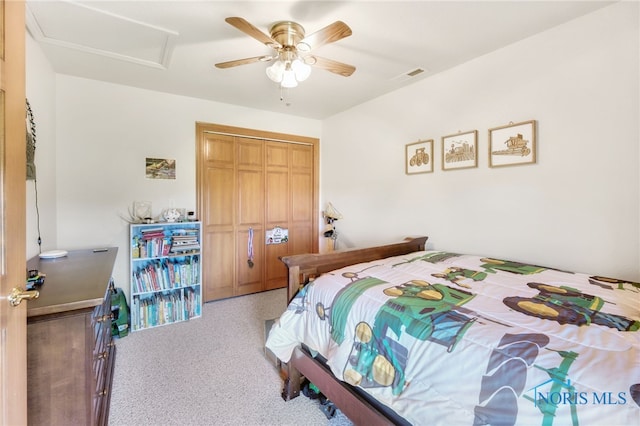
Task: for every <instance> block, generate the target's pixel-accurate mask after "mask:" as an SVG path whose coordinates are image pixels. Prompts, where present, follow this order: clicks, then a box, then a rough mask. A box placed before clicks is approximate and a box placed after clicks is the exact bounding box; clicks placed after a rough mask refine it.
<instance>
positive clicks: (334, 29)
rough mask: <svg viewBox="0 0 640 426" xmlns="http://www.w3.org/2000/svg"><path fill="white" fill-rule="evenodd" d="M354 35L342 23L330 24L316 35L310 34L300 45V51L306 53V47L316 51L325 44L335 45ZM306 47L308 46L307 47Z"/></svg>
mask: <svg viewBox="0 0 640 426" xmlns="http://www.w3.org/2000/svg"><path fill="white" fill-rule="evenodd" d="M351 34H352V32H351V28H349V26H348V25H347V24H345V23H344V22H342V21H336V22H334V23H333V24H329V25H327V26H326V27H324V28H322V29H321V30H318V31H316V32H315V33H312V34H309V35H308V36H306V37H305V38H304V39H302V41H301V42H300V43H299V44H298V49H300V50H302V51H304V50H305V48H306V46H308V47H309V49H307V50H310V49H316V48H318V47H320V46H324V45H325V44H329V43H333V42H336V41H338V40H341V39H343V38H345V37H349V36H350V35H351ZM305 45H306V46H305Z"/></svg>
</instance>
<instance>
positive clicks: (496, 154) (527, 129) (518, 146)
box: [489, 120, 536, 167]
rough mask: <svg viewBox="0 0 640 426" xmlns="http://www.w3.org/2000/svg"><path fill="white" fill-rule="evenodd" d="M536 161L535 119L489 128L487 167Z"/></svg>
mask: <svg viewBox="0 0 640 426" xmlns="http://www.w3.org/2000/svg"><path fill="white" fill-rule="evenodd" d="M535 162H536V121H535V120H531V121H523V122H522V123H515V124H514V123H509V124H507V125H506V126H501V127H495V128H493V129H489V167H501V166H514V165H517V164H532V163H535Z"/></svg>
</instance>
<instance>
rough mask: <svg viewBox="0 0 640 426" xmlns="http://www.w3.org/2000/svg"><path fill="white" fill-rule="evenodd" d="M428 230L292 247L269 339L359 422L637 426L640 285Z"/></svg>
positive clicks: (286, 367)
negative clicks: (368, 244)
mask: <svg viewBox="0 0 640 426" xmlns="http://www.w3.org/2000/svg"><path fill="white" fill-rule="evenodd" d="M426 240H427V238H426V237H419V238H407V239H406V240H404V241H402V242H400V243H395V244H389V245H384V246H379V247H372V248H366V249H356V250H345V251H338V252H332V253H327V254H305V255H295V256H287V257H283V258H282V261H283V262H284V263H285V264H286V265H287V267H288V270H289V285H288V296H289V304H288V308H287V310H286V311H285V312H284V313H283V314H282V316H281V317H280V318H279V319H278V320H277V321H276V323H275V324H274V325H273V327H272V329H271V331H270V333H269V336H268V338H267V342H266V347H267V348H268V349H269V350H270V351H271V352H273V353H274V354H275V355H276V356H277V357H278V359H279V360H281V361H282V363H283V364H282V366H283V367H282V371H283V372H284V390H283V398H285V399H286V400H288V399H291V398H294V397H296V396H297V395H298V394H299V392H300V383H301V378H302V377H306V378H307V379H308V380H310V381H311V382H313V384H314V385H316V386H317V387H318V388H319V389H320V391H321V392H322V393H323V394H324V395H325V396H326V397H327V398H328V399H330V400H331V401H332V402H333V403H334V404H335V405H336V406H337V407H338V408H340V409H341V410H342V411H343V412H344V414H345V415H346V416H347V417H349V418H350V419H351V420H352V421H353V422H354V423H355V424H357V425H360V424H366V425H368V426H369V425H378V424H380V425H383V424H414V425H420V424H447V425H458V424H459V425H485V424H490V425H513V424H516V425H531V424H535V425H552V424H553V425H598V424H607V425H637V424H638V419H640V331H639V329H640V284H638V283H635V282H629V281H625V280H618V279H614V278H608V277H602V276H595V275H586V274H581V273H574V272H570V271H563V270H558V269H553V268H547V267H543V266H538V265H533V264H527V263H522V262H515V261H510V260H506V259H495V258H489V257H483V256H477V255H466V254H460V253H453V252H446V251H437V250H426V249H425V242H426Z"/></svg>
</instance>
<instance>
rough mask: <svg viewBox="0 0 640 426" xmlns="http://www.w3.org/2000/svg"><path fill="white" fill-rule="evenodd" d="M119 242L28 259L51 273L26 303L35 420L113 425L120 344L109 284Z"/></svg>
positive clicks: (37, 422)
mask: <svg viewBox="0 0 640 426" xmlns="http://www.w3.org/2000/svg"><path fill="white" fill-rule="evenodd" d="M117 250H118V249H117V248H113V247H111V248H108V249H106V250H105V249H102V251H94V250H76V251H69V253H68V255H67V256H65V257H60V258H55V259H40V258H39V257H38V256H36V257H34V258H33V259H31V260H29V261H28V262H27V268H28V269H37V270H39V271H40V272H43V273H45V274H46V278H45V282H44V285H42V287H40V297H39V298H38V299H34V300H30V301H29V302H28V308H27V394H28V423H29V424H30V425H106V424H108V419H109V401H110V399H111V381H112V377H113V368H114V365H115V356H116V347H115V345H114V344H113V340H112V337H111V292H110V290H109V283H110V281H111V275H112V272H113V265H114V262H115V259H116V255H117Z"/></svg>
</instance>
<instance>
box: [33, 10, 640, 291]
mask: <svg viewBox="0 0 640 426" xmlns="http://www.w3.org/2000/svg"><path fill="white" fill-rule="evenodd" d="M638 33H639V30H638V5H637V3H635V2H634V3H628V2H624V3H620V4H616V5H614V6H611V7H608V8H606V9H603V10H600V11H598V12H596V13H594V14H591V15H588V16H585V17H583V18H580V19H578V20H576V21H574V22H571V23H568V24H565V25H563V26H561V27H558V28H556V29H553V30H551V31H548V32H546V33H544V34H540V35H538V36H535V37H532V38H530V39H528V40H525V41H523V42H520V43H518V44H516V45H513V46H510V47H506V48H504V49H502V50H500V51H497V52H494V53H492V54H489V55H486V56H484V57H482V58H478V59H476V60H474V61H471V62H469V63H467V64H464V65H462V66H459V67H457V68H455V69H453V70H450V71H448V72H446V73H441V74H438V75H434V76H431V77H429V78H427V79H425V80H424V81H421V82H419V83H416V84H414V85H412V86H410V87H407V88H405V89H403V90H400V91H398V92H396V93H393V94H390V95H388V96H385V97H382V98H379V99H377V100H374V101H372V102H369V103H366V104H363V105H361V106H358V107H356V108H353V109H352V110H350V111H347V112H345V113H342V114H339V115H337V116H334V117H332V118H330V119H328V120H325V121H323V122H319V121H315V120H308V119H301V118H296V117H292V116H283V115H278V114H272V113H267V112H264V111H257V110H250V109H246V108H240V107H236V106H232V105H227V104H221V103H216V102H208V101H203V100H199V99H191V98H184V97H179V96H174V95H168V94H163V93H157V92H151V91H145V90H140V89H135V88H131V87H125V86H119V85H114V84H108V83H102V82H97V81H91V80H85V79H80V78H76V77H71V76H65V75H55V73H53V71H52V70H51V69H50V67H49V65H48V63H47V62H46V60H45V59H44V58H43V55H42V53H41V51H40V49H39V48H38V46H37V44H36V43H35V42H33V40H31V39H30V38H29V37H28V43H27V68H28V72H27V96H28V97H29V99H30V101H31V104H32V106H33V107H34V113H35V115H36V119H37V122H38V124H37V125H38V148H37V151H36V164H37V167H38V188H39V204H40V215H41V221H40V222H41V231H42V235H43V250H50V249H55V248H62V249H75V248H87V247H96V246H105V245H115V246H118V247H119V248H120V253H119V255H118V260H117V264H116V268H115V271H114V277H115V279H116V283H117V285H119V286H120V287H123V288H124V289H125V291H126V292H127V293H128V290H127V289H128V285H129V284H128V281H129V280H128V266H129V265H128V259H127V257H128V243H129V238H128V225H127V223H126V222H125V221H124V220H123V219H121V216H122V215H127V211H128V208H129V207H130V206H131V205H132V203H133V202H134V201H136V200H145V201H151V202H152V203H153V207H154V213H155V214H159V213H160V212H161V210H162V209H164V208H167V207H169V206H170V205H171V204H173V205H174V206H175V207H184V208H194V207H195V162H194V157H195V122H196V121H203V122H210V123H219V124H226V125H230V126H238V127H247V128H254V129H262V130H266V131H274V132H282V133H292V134H299V135H306V136H311V137H320V136H322V137H321V168H322V170H321V197H322V203H321V206H323V207H324V202H326V201H331V202H333V203H334V205H335V206H336V207H337V208H338V210H340V211H341V212H342V213H343V214H344V216H345V218H344V219H342V220H340V221H338V222H337V227H338V231H339V232H340V239H341V242H342V243H343V244H344V245H350V246H354V245H358V246H363V245H369V244H374V243H385V242H389V241H395V240H398V239H400V238H403V237H405V236H406V235H416V234H426V235H429V236H430V245H431V246H432V247H435V248H438V249H448V250H458V251H462V252H470V253H479V254H486V255H492V256H497V257H499V256H505V257H509V258H512V259H514V260H525V261H533V262H537V263H540V264H546V265H549V266H556V267H561V268H567V269H574V270H581V271H585V272H594V273H598V274H603V275H615V276H618V277H620V278H626V279H632V280H636V281H640V272H639V269H638V268H639V264H640V254H639V247H638V245H639V241H640V229H639V228H640V225H639V222H640V219H639V217H640V216H639V208H640V176H639V172H638V166H639V165H640V151H639V149H638V142H639V130H640V129H639V123H638V116H639V115H640V108H639V105H638V104H639V90H640V89H639V84H638V75H639V72H640V69H639V65H638V63H639V59H638V55H639V45H638V43H639V42H638V40H639V37H638V36H639V34H638ZM529 119H535V120H538V122H539V134H538V141H539V150H538V163H537V164H536V165H527V166H518V167H505V168H495V169H489V168H488V165H487V155H485V154H482V153H486V150H487V129H488V128H490V127H495V126H499V125H502V124H506V123H508V122H510V121H514V122H517V121H522V120H529ZM472 129H477V130H478V131H479V148H480V153H481V154H480V161H479V166H478V168H477V169H469V170H455V171H447V172H443V171H441V170H440V161H439V159H438V160H437V162H436V170H435V172H434V173H431V174H425V175H417V176H406V175H405V174H404V146H405V144H407V143H410V142H414V141H416V140H418V139H426V138H433V139H435V141H436V144H435V146H436V151H435V154H436V155H435V156H436V158H439V155H440V145H439V144H440V139H439V138H440V137H441V136H442V135H448V134H451V133H455V132H457V131H458V130H461V131H467V130H472ZM354 135H359V136H358V137H354ZM146 157H161V158H173V159H176V160H177V179H176V180H174V181H161V180H147V179H146V178H145V176H144V160H145V158H146ZM27 192H28V193H32V192H33V191H32V186H30V184H29V182H28V183H27ZM28 203H29V204H28V206H27V210H28V214H29V217H28V230H27V238H28V239H29V241H28V253H27V256H28V257H31V256H33V255H35V254H37V245H35V244H34V242H33V241H32V240H33V239H34V236H35V235H36V231H35V221H34V220H33V217H34V213H33V212H34V211H35V208H34V207H35V206H34V200H33V198H30V199H29V200H28Z"/></svg>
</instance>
